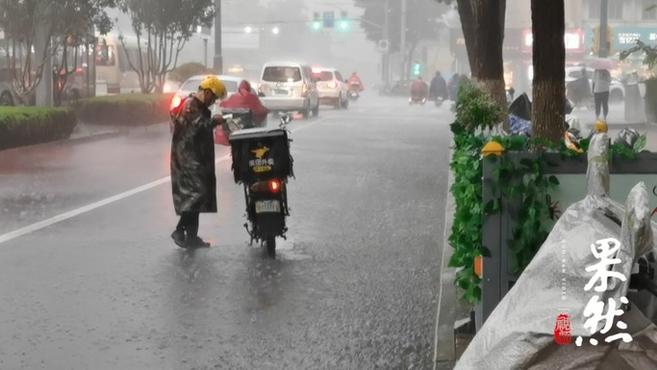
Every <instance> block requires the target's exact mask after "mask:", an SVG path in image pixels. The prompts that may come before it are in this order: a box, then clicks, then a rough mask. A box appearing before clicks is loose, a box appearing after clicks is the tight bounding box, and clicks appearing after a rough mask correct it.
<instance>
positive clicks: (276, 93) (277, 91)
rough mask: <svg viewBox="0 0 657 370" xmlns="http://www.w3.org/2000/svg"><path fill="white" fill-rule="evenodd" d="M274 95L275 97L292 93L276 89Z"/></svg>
mask: <svg viewBox="0 0 657 370" xmlns="http://www.w3.org/2000/svg"><path fill="white" fill-rule="evenodd" d="M274 94H275V95H289V94H290V92H289V91H287V90H283V89H275V90H274Z"/></svg>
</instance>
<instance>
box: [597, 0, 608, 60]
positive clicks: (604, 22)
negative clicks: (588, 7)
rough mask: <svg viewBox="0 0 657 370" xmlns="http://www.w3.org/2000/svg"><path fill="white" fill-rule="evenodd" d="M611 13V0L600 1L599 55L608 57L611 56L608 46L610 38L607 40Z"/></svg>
mask: <svg viewBox="0 0 657 370" xmlns="http://www.w3.org/2000/svg"><path fill="white" fill-rule="evenodd" d="M608 15H609V0H602V1H600V37H599V39H600V45H599V48H598V56H599V57H601V58H606V57H608V56H609V48H608V47H607V45H608V42H609V40H607V30H608V29H609V24H608V18H609V17H608Z"/></svg>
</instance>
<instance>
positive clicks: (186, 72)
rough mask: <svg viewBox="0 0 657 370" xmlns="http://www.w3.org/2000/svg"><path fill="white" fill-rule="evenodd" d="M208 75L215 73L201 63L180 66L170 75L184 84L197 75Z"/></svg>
mask: <svg viewBox="0 0 657 370" xmlns="http://www.w3.org/2000/svg"><path fill="white" fill-rule="evenodd" d="M208 73H214V72H213V71H212V70H211V69H208V68H206V67H205V66H204V65H203V64H201V63H185V64H182V65H180V66H178V67H177V68H176V69H174V70H173V71H172V72H171V73H169V78H170V79H172V80H174V81H178V82H184V81H187V79H188V78H190V77H192V76H196V75H203V74H208Z"/></svg>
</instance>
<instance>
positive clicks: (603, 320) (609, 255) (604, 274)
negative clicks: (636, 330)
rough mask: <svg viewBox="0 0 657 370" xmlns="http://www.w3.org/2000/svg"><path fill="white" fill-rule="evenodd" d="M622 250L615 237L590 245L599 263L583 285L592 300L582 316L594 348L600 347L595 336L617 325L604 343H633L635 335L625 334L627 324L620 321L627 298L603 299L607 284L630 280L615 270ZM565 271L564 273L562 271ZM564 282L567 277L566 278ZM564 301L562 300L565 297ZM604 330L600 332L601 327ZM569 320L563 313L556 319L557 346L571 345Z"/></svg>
mask: <svg viewBox="0 0 657 370" xmlns="http://www.w3.org/2000/svg"><path fill="white" fill-rule="evenodd" d="M620 249H621V242H620V241H618V240H617V239H614V238H607V239H602V240H598V241H596V242H595V243H593V244H591V253H592V254H593V256H594V257H595V258H596V260H597V262H596V263H594V264H592V265H589V266H586V269H585V270H586V271H587V272H589V273H591V272H592V273H593V276H592V277H591V279H590V280H589V282H588V283H587V284H586V285H585V286H584V291H586V292H591V293H593V295H592V296H591V298H590V299H589V301H588V303H587V304H586V307H585V308H584V312H583V316H584V318H585V320H586V321H585V322H584V328H585V329H586V330H587V331H588V332H589V333H590V336H589V340H588V341H589V343H590V344H591V345H593V346H596V345H598V340H597V339H596V338H594V337H593V336H594V335H595V334H597V333H598V332H599V333H600V334H607V333H609V331H610V330H611V329H612V328H613V327H614V324H615V326H616V329H618V330H617V331H616V332H615V334H613V335H608V336H606V337H605V339H604V341H605V342H606V343H611V342H613V341H617V340H622V341H623V342H626V343H628V342H631V341H632V336H631V335H630V334H628V333H624V332H622V331H623V330H625V329H627V324H626V323H624V322H623V321H621V320H619V319H617V318H618V317H620V316H622V315H623V313H624V311H623V309H622V308H621V307H622V305H627V304H628V303H629V301H628V299H627V298H626V297H620V303H619V302H617V301H616V300H615V299H614V298H611V297H610V298H608V299H607V301H606V302H605V301H604V300H603V299H601V293H604V292H606V291H607V290H608V284H609V282H610V281H612V280H620V281H622V282H625V281H627V277H626V276H624V275H623V274H621V273H620V272H618V271H614V267H615V266H616V265H618V264H620V263H622V261H621V259H620V258H619V257H618V256H619V252H620ZM562 272H563V270H562ZM564 279H565V278H564ZM562 298H563V297H562ZM600 326H601V329H600V330H599V331H598V328H599V327H600ZM570 327H571V323H570V318H569V316H568V315H567V314H565V313H561V314H559V316H557V320H556V324H555V328H554V341H555V343H557V344H560V345H565V344H570V343H571V337H570ZM583 342H584V339H583V338H582V337H581V336H580V337H577V339H576V340H575V344H576V345H577V346H578V347H580V346H582V344H583Z"/></svg>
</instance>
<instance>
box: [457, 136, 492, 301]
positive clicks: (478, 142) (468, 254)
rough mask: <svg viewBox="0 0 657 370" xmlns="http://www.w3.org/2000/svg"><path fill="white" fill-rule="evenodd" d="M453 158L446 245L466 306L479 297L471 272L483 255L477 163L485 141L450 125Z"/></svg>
mask: <svg viewBox="0 0 657 370" xmlns="http://www.w3.org/2000/svg"><path fill="white" fill-rule="evenodd" d="M452 132H453V133H454V143H455V148H454V154H453V156H452V161H451V163H450V168H451V170H452V173H453V174H454V183H453V184H452V187H451V189H450V191H451V192H452V194H453V196H454V203H455V210H454V221H453V224H452V232H451V235H450V236H449V243H450V245H451V246H452V247H453V248H454V252H453V254H452V257H451V259H450V261H449V266H450V267H458V268H459V270H458V271H457V273H456V278H455V284H456V285H457V286H459V287H460V288H461V289H463V292H464V293H463V295H464V298H465V299H466V300H468V301H469V302H472V303H474V302H477V301H478V300H479V299H480V297H481V288H480V287H479V284H480V279H479V277H477V275H476V274H475V271H474V261H475V257H477V256H479V255H482V254H484V250H483V247H482V243H481V228H482V225H483V213H482V206H481V203H482V183H481V176H482V172H481V168H482V167H481V161H480V160H479V156H480V154H479V153H480V152H481V148H482V147H483V145H484V138H483V137H481V136H476V135H472V134H470V133H467V132H466V131H465V130H464V128H463V126H461V125H460V124H458V123H454V124H452Z"/></svg>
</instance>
